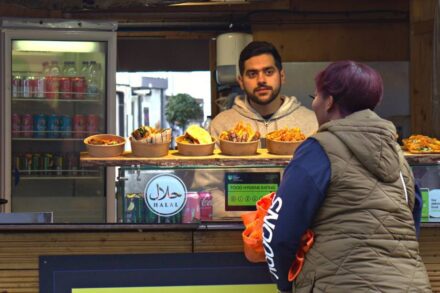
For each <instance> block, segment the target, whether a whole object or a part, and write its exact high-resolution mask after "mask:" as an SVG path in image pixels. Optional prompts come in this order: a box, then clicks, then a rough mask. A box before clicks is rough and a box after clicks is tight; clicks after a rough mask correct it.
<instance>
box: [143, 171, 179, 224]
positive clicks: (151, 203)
mask: <svg viewBox="0 0 440 293" xmlns="http://www.w3.org/2000/svg"><path fill="white" fill-rule="evenodd" d="M144 199H145V203H146V204H147V206H148V208H149V209H150V211H152V212H153V213H155V214H157V215H159V216H165V217H169V216H173V215H175V214H177V213H179V212H180V211H181V210H182V209H183V207H184V206H185V203H186V186H185V184H184V183H183V181H182V180H181V179H180V178H179V177H177V176H175V175H173V174H161V175H157V176H155V177H153V178H152V179H151V180H150V181H148V183H147V185H146V187H145V191H144Z"/></svg>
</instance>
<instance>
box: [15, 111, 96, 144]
mask: <svg viewBox="0 0 440 293" xmlns="http://www.w3.org/2000/svg"><path fill="white" fill-rule="evenodd" d="M98 126H99V117H98V115H95V114H88V115H83V114H76V115H74V116H73V118H72V117H70V116H69V115H56V114H50V115H46V114H33V115H32V114H23V115H20V114H17V113H13V114H12V137H29V138H30V137H35V138H46V137H48V138H59V137H62V138H69V137H72V136H73V137H74V138H84V137H86V136H87V135H91V134H95V133H97V132H98Z"/></svg>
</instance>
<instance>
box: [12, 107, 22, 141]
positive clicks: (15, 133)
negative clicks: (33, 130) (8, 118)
mask: <svg viewBox="0 0 440 293" xmlns="http://www.w3.org/2000/svg"><path fill="white" fill-rule="evenodd" d="M20 130H21V117H20V115H19V114H17V113H13V114H12V137H19V136H20Z"/></svg>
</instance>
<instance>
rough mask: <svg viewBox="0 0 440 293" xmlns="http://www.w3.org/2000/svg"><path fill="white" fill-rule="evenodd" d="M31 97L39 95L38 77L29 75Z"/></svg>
mask: <svg viewBox="0 0 440 293" xmlns="http://www.w3.org/2000/svg"><path fill="white" fill-rule="evenodd" d="M28 79H29V97H32V98H36V97H37V96H38V79H36V78H35V77H33V76H29V77H28Z"/></svg>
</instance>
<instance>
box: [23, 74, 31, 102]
mask: <svg viewBox="0 0 440 293" xmlns="http://www.w3.org/2000/svg"><path fill="white" fill-rule="evenodd" d="M32 78H33V77H32V76H23V78H22V80H21V88H22V95H23V97H26V98H28V97H30V96H31V93H30V90H31V87H30V83H31V82H30V80H31V79H32Z"/></svg>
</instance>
